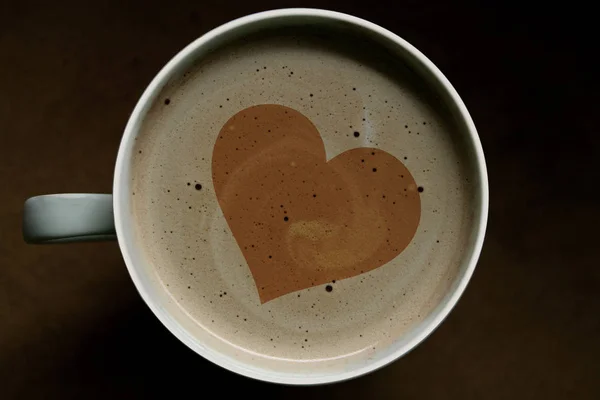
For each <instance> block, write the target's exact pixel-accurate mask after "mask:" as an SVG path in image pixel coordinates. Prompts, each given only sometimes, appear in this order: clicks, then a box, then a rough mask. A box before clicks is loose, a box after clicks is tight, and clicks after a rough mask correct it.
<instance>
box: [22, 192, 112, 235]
mask: <svg viewBox="0 0 600 400" xmlns="http://www.w3.org/2000/svg"><path fill="white" fill-rule="evenodd" d="M23 238H24V239H25V241H26V242H27V243H70V242H89V241H100V240H114V239H116V238H117V235H116V232H115V221H114V215H113V197H112V195H111V194H96V193H65V194H49V195H43V196H36V197H31V198H29V199H27V200H26V201H25V206H24V210H23Z"/></svg>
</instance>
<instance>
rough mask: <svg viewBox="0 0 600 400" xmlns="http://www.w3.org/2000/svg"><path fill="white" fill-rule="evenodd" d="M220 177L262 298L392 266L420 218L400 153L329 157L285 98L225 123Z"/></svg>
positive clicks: (223, 199)
mask: <svg viewBox="0 0 600 400" xmlns="http://www.w3.org/2000/svg"><path fill="white" fill-rule="evenodd" d="M212 175H213V184H214V187H215V191H216V195H217V199H218V201H219V205H220V206H221V210H222V211H223V214H224V216H225V218H226V220H227V223H228V224H229V227H230V228H231V231H232V233H233V236H234V237H235V240H236V241H237V243H238V245H239V246H240V249H241V250H242V253H243V255H244V257H245V259H246V261H247V263H248V267H249V268H250V271H251V272H252V275H253V277H254V282H255V284H256V288H257V290H258V294H259V298H260V301H261V303H265V302H267V301H270V300H273V299H275V298H277V297H279V296H283V295H285V294H288V293H291V292H295V291H297V290H302V289H306V288H309V287H312V286H316V285H321V284H325V283H329V282H332V281H335V280H341V279H345V278H350V277H353V276H356V275H359V274H362V273H365V272H368V271H371V270H373V269H375V268H378V267H380V266H382V265H384V264H386V263H387V262H389V261H390V260H392V259H393V258H395V257H396V256H397V255H398V254H400V253H401V252H402V251H403V250H404V249H405V248H406V247H407V246H408V244H409V243H410V241H411V240H412V238H413V236H414V235H415V232H416V230H417V227H418V225H419V219H420V217H421V201H420V198H419V193H418V191H417V185H416V184H415V181H414V179H413V177H412V175H411V174H410V172H409V171H408V169H407V168H406V167H405V166H404V164H403V163H402V162H400V161H399V160H398V159H397V158H396V157H394V156H392V155H390V154H388V153H386V152H385V151H382V150H378V149H374V148H364V147H363V148H355V149H352V150H349V151H346V152H344V153H342V154H339V155H338V156H336V157H335V158H333V159H331V160H329V161H327V159H326V154H325V146H324V144H323V140H322V139H321V135H320V134H319V131H318V130H317V128H316V127H315V126H314V125H313V124H312V123H311V121H310V120H309V119H308V118H307V117H305V116H304V115H302V114H301V113H299V112H298V111H295V110H293V109H291V108H288V107H284V106H280V105H274V104H266V105H258V106H254V107H250V108H247V109H245V110H242V111H240V112H239V113H237V114H236V115H234V116H233V117H232V118H230V119H229V120H228V121H227V123H226V124H225V125H224V126H223V128H222V129H221V131H220V133H219V136H218V138H217V140H216V143H215V146H214V150H213V158H212Z"/></svg>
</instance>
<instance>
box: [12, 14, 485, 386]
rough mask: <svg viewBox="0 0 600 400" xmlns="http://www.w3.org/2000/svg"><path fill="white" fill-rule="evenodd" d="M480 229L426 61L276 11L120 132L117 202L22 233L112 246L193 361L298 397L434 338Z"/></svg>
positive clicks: (28, 215) (213, 44)
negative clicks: (287, 388) (286, 387)
mask: <svg viewBox="0 0 600 400" xmlns="http://www.w3.org/2000/svg"><path fill="white" fill-rule="evenodd" d="M487 213H488V181H487V172H486V166H485V159H484V155H483V150H482V147H481V144H480V141H479V138H478V135H477V131H476V129H475V126H474V123H473V121H472V119H471V117H470V115H469V113H468V111H467V109H466V107H465V105H464V103H463V102H462V100H461V99H460V97H459V95H458V94H457V92H456V90H455V89H454V88H453V87H452V85H451V84H450V82H449V81H448V80H447V79H446V78H445V77H444V75H443V74H442V73H441V72H440V71H439V70H438V69H437V68H436V67H435V66H434V64H433V63H432V62H431V61H429V60H428V59H427V58H426V57H425V56H424V55H423V54H422V53H420V52H419V51H418V50H417V49H415V48H414V47H413V46H411V45H410V44H409V43H407V42H406V41H404V40H403V39H401V38H400V37H398V36H397V35H395V34H393V33H392V32H390V31H388V30H386V29H384V28H382V27H380V26H378V25H376V24H373V23H371V22H368V21H365V20H363V19H360V18H357V17H353V16H350V15H346V14H342V13H338V12H332V11H326V10H316V9H283V10H274V11H267V12H262V13H258V14H253V15H249V16H246V17H243V18H240V19H237V20H234V21H232V22H229V23H226V24H225V25H222V26H220V27H218V28H215V29H214V30H212V31H210V32H208V33H206V34H205V35H203V36H202V37H200V38H199V39H197V40H195V41H194V42H193V43H191V44H190V45H188V46H187V47H186V48H184V49H183V50H182V51H181V52H179V53H178V54H177V55H176V56H175V57H173V59H171V60H170V61H169V62H168V63H167V64H166V65H165V67H164V68H163V69H162V70H161V71H160V72H159V73H158V74H157V75H156V77H155V78H154V79H153V80H152V82H151V83H150V84H149V86H148V87H147V89H146V90H145V91H144V93H143V94H142V96H141V98H140V100H139V101H138V103H137V105H136V106H135V108H134V110H133V112H132V114H131V116H130V118H129V121H128V123H127V125H126V127H125V131H124V134H123V137H122V140H121V144H120V147H119V150H118V154H117V161H116V166H115V173H114V185H113V193H112V194H53V195H42V196H37V197H33V198H30V199H28V200H27V201H26V202H25V206H24V218H23V234H24V238H25V240H26V241H27V242H30V243H66V242H78V241H96V240H107V239H116V240H117V241H118V244H119V246H120V249H121V252H122V255H123V258H124V261H125V264H126V266H127V269H128V271H129V274H130V276H131V279H132V281H133V283H134V285H135V286H136V288H137V290H138V292H139V293H140V295H141V297H142V298H143V299H144V301H145V302H146V304H147V305H148V307H149V308H150V309H151V310H152V312H153V313H154V314H155V315H156V317H157V318H158V319H159V320H160V321H161V322H162V323H163V324H164V326H165V327H166V328H167V329H168V330H169V331H170V332H171V333H172V334H173V335H175V336H176V337H177V338H178V339H179V340H180V341H181V342H183V343H184V344H185V345H187V346H188V347H189V348H190V349H192V350H193V351H195V352H196V353H198V354H199V355H201V356H202V357H204V358H206V359H208V360H210V361H212V362H213V363H215V364H217V365H219V366H221V367H224V368H226V369H228V370H230V371H233V372H235V373H238V374H241V375H244V376H247V377H251V378H255V379H259V380H263V381H268V382H274V383H283V384H294V385H310V384H322V383H332V382H339V381H343V380H347V379H351V378H354V377H357V376H360V375H363V374H366V373H369V372H372V371H374V370H376V369H378V368H380V367H383V366H385V365H386V364H389V363H391V362H393V361H394V360H396V359H398V358H400V357H402V356H403V355H404V354H406V353H408V352H409V351H410V350H412V349H413V348H414V347H415V346H417V345H418V344H419V343H421V342H422V341H423V340H424V339H425V338H426V337H427V336H428V335H429V334H431V333H432V332H433V330H434V329H435V328H436V327H437V326H439V324H440V323H441V322H442V321H443V320H444V318H445V317H446V316H447V315H448V313H449V312H450V311H451V310H452V308H453V307H454V306H455V304H456V303H457V301H458V300H459V298H460V296H461V294H462V293H463V291H464V290H465V288H466V286H467V283H468V282H469V279H470V278H471V275H472V274H473V271H474V269H475V265H476V263H477V260H478V257H479V254H480V251H481V248H482V245H483V239H484V234H485V228H486V223H487ZM74 251H76V250H75V249H74Z"/></svg>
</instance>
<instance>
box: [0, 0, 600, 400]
mask: <svg viewBox="0 0 600 400" xmlns="http://www.w3.org/2000/svg"><path fill="white" fill-rule="evenodd" d="M123 3H124V2H121V1H116V0H115V1H107V2H103V1H94V2H86V1H69V2H66V1H63V2H60V1H59V2H57V3H54V2H40V3H39V4H36V3H33V2H29V1H12V2H8V1H7V0H0V57H1V58H0V135H1V141H0V182H1V184H0V202H1V203H0V264H1V265H0V398H2V399H13V398H14V399H18V398H60V399H66V398H154V397H156V398H158V397H161V395H164V394H175V395H182V394H184V393H186V392H188V391H189V390H192V391H194V390H195V391H196V396H195V397H207V396H208V394H207V393H205V392H204V391H205V390H214V389H216V390H217V392H216V393H215V395H217V394H220V395H223V396H226V395H231V394H232V393H233V391H234V390H235V389H241V390H243V392H241V393H242V396H243V398H246V397H247V396H250V395H253V394H259V395H265V396H271V395H278V396H285V397H289V398H328V399H335V398H340V399H347V398H403V399H416V398H419V399H424V398H427V399H429V398H432V399H434V398H435V399H446V398H464V399H513V398H522V399H566V398H568V399H579V398H582V399H583V398H600V388H599V385H600V383H599V382H600V381H599V380H598V379H600V373H599V372H600V361H599V360H600V346H599V339H600V322H599V318H600V315H599V313H600V300H599V289H600V268H599V265H600V261H599V257H598V256H599V252H598V250H597V249H598V237H599V236H600V235H599V234H598V227H599V226H600V212H599V209H598V204H599V202H598V197H597V196H596V193H595V191H596V188H595V186H596V185H598V183H599V182H600V177H599V173H598V171H600V168H598V166H597V161H594V160H593V157H598V156H600V151H599V150H600V148H599V147H600V145H599V139H598V131H597V128H596V126H597V121H596V118H595V117H594V116H597V115H598V105H599V104H600V102H599V101H598V91H597V85H596V76H595V72H597V70H598V68H597V67H598V65H597V64H593V63H592V56H589V57H588V56H587V54H588V53H589V52H592V53H593V52H595V51H596V50H597V45H595V44H594V42H593V41H592V39H591V34H592V30H593V29H594V25H593V24H590V22H591V18H588V16H591V15H593V14H592V13H591V12H590V11H589V10H585V9H582V8H581V7H579V6H575V4H574V3H573V2H568V3H564V4H561V7H560V8H558V9H550V8H548V7H550V5H549V3H547V2H545V3H540V4H543V7H542V6H541V5H540V6H539V7H538V6H535V5H529V6H530V7H531V9H528V8H527V4H525V2H521V3H519V4H518V5H515V6H511V5H508V4H507V3H504V2H502V3H498V4H492V3H486V5H485V6H482V5H477V4H475V3H473V4H467V3H460V2H447V1H441V0H440V1H426V0H424V1H399V2H393V1H389V2H388V3H387V4H385V3H381V2H377V1H367V2H365V3H367V4H366V5H360V4H359V2H356V3H357V5H354V6H353V5H350V4H348V3H349V2H346V1H341V0H340V1H321V2H304V3H302V2H289V1H284V0H280V1H266V0H260V1H258V0H257V1H248V2H247V3H246V4H245V5H234V3H233V2H230V1H225V0H218V1H212V0H211V1H190V2H178V1H162V2H154V1H136V2H127V3H126V4H123ZM301 3H302V5H303V6H318V7H323V8H331V9H335V10H341V11H345V12H349V13H353V14H356V15H358V16H361V17H364V18H367V19H370V20H372V21H374V22H376V23H379V24H381V25H383V26H384V27H387V28H389V29H391V30H392V31H394V32H396V33H398V34H399V35H401V36H402V37H404V38H405V39H407V40H408V41H410V42H411V43H412V44H414V45H416V46H417V47H418V48H419V49H421V50H422V51H423V52H424V53H425V54H426V55H427V56H428V57H430V58H431V60H432V61H433V62H434V63H436V64H437V65H438V66H439V67H440V69H441V70H442V71H443V72H444V73H445V74H446V75H447V76H448V78H449V79H450V81H451V82H453V84H454V85H455V87H456V88H457V90H458V92H459V93H460V94H461V95H462V97H463V99H464V101H465V103H466V104H467V107H469V109H470V111H471V113H472V115H473V118H474V120H475V123H476V124H477V126H478V129H479V133H480V135H481V139H482V142H483V145H484V149H485V152H486V156H487V161H488V167H489V177H490V182H491V209H490V220H489V229H488V235H487V241H486V244H485V247H484V251H483V254H482V256H481V260H480V263H479V266H478V268H477V271H476V273H475V275H474V277H473V280H472V281H471V284H470V286H469V288H468V289H467V291H466V292H465V294H464V296H463V298H462V300H461V301H460V303H459V304H458V306H457V307H456V309H455V311H454V312H453V313H452V314H451V316H450V317H449V318H448V319H447V321H446V322H445V323H444V324H443V325H442V326H441V327H440V328H439V329H438V330H437V331H436V332H435V333H434V334H433V335H432V336H431V337H430V338H429V339H428V340H427V341H426V342H425V343H424V344H423V345H421V346H420V347H418V348H417V349H416V350H415V351H413V352H412V353H410V354H409V355H407V356H406V357H405V358H403V359H401V360H400V361H398V362H396V363H394V364H393V365H392V366H389V367H387V368H385V369H383V370H380V371H378V372H376V373H374V374H372V375H369V376H367V377H363V378H360V379H357V380H354V381H352V382H348V383H343V384H339V385H332V386H326V387H317V388H289V387H281V386H275V385H267V384H263V383H259V382H255V381H251V380H249V379H245V378H242V377H238V376H235V375H233V374H230V373H228V372H226V371H224V370H222V369H220V368H218V367H215V366H213V365H211V364H210V363H208V362H206V361H204V360H203V359H202V358H200V357H199V356H197V355H195V354H193V353H192V352H191V351H189V350H188V349H187V348H185V347H184V345H183V344H181V343H179V342H178V341H177V340H176V339H175V338H174V337H173V336H171V334H170V333H169V332H168V331H167V330H166V329H165V328H163V327H162V325H160V323H159V322H158V320H156V319H155V318H154V316H153V315H152V314H151V313H150V311H149V310H148V309H147V308H146V306H145V305H144V304H143V302H142V301H141V299H140V298H139V297H138V295H137V293H136V292H135V290H134V287H133V285H132V284H131V282H130V279H129V276H128V275H127V272H126V269H125V267H124V264H123V261H122V260H121V257H120V254H119V250H118V248H117V245H116V243H103V244H79V245H63V246H26V245H25V244H24V243H23V241H22V239H21V236H20V235H21V234H20V218H21V207H22V203H23V201H24V200H25V198H27V197H28V196H32V195H36V194H42V193H52V192H72V191H76V192H88V191H90V192H110V189H111V181H112V169H113V163H114V160H115V155H116V151H117V147H118V144H119V139H120V136H121V133H122V130H123V128H124V126H125V123H126V120H127V118H128V115H129V113H130V111H131V110H132V109H133V106H134V104H135V102H136V101H137V98H138V96H139V95H140V94H141V93H142V91H143V89H144V88H145V86H146V85H147V84H148V83H149V81H150V80H151V78H152V77H153V76H154V74H155V73H156V72H157V71H158V70H159V69H160V68H161V67H162V66H163V64H164V63H165V62H166V61H167V60H168V59H169V58H170V57H171V56H173V55H174V54H175V53H176V52H177V51H178V50H180V49H181V48H182V47H184V46H185V45H186V44H188V43H189V42H190V41H192V40H193V39H195V38H196V37H198V36H200V35H201V34H203V33H204V32H206V31H207V30H209V29H210V28H213V27H215V26H217V25H219V24H221V23H224V22H226V21H228V20H230V19H232V18H234V17H239V16H242V15H244V14H247V13H250V12H254V11H259V10H265V9H271V8H280V7H285V6H292V5H299V4H301ZM569 10H573V11H569ZM220 381H221V382H222V384H219V382H220ZM211 397H212V396H211Z"/></svg>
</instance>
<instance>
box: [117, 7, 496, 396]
mask: <svg viewBox="0 0 600 400" xmlns="http://www.w3.org/2000/svg"><path fill="white" fill-rule="evenodd" d="M282 17H294V18H298V17H307V18H315V17H318V18H325V19H329V20H333V21H338V22H344V23H349V24H352V25H354V26H356V27H358V28H360V29H361V30H366V31H369V32H371V33H373V34H375V35H377V36H379V37H382V38H384V39H387V40H389V41H391V42H393V43H394V44H395V45H396V46H398V47H400V48H402V49H403V51H405V52H407V53H409V54H410V56H411V57H413V58H414V59H415V60H417V61H418V62H419V63H420V64H421V65H422V66H423V67H424V68H425V69H426V70H427V73H429V74H431V76H433V77H434V79H435V80H436V81H437V83H438V84H439V85H441V86H442V87H443V89H444V90H446V91H447V94H448V95H449V97H450V99H451V101H452V102H453V103H454V105H455V106H456V107H457V108H458V113H459V114H460V116H461V118H462V119H463V121H462V122H463V124H464V126H465V128H466V129H465V130H466V135H467V136H468V137H469V140H470V141H471V145H472V148H473V149H472V151H473V153H474V156H475V165H474V168H475V169H476V172H477V174H478V178H479V187H478V190H479V193H478V196H479V198H480V206H479V207H480V209H479V210H477V211H479V218H478V219H477V220H475V221H474V228H473V229H474V233H475V240H474V243H473V244H472V246H471V249H470V251H467V252H466V254H465V256H464V261H463V263H464V264H466V268H465V270H464V273H463V275H462V276H461V277H459V278H458V279H459V282H458V284H457V286H456V287H455V289H454V291H453V292H452V293H450V294H449V295H448V298H447V299H446V300H445V304H444V305H443V307H442V308H441V309H439V310H437V313H436V314H435V315H433V318H431V319H430V320H429V321H428V323H427V325H426V326H424V327H422V328H421V331H420V332H419V333H418V334H415V335H414V336H413V337H412V339H411V340H409V341H408V342H407V343H405V344H404V345H402V346H401V347H399V348H398V349H396V350H394V351H391V352H390V353H389V354H387V355H386V356H384V357H382V358H380V359H378V360H375V361H373V362H370V363H365V364H364V365H362V366H360V367H358V368H354V369H352V370H341V371H340V372H339V373H334V374H329V375H323V376H312V375H302V374H293V373H286V374H275V373H273V372H270V371H267V370H262V369H258V368H249V367H248V366H247V365H245V364H243V363H240V362H236V361H235V360H230V359H229V358H227V357H225V356H222V355H220V353H218V352H216V351H210V350H209V349H207V348H206V347H205V346H203V345H202V343H200V342H199V341H198V340H197V339H196V338H194V337H193V336H192V335H191V334H190V333H189V332H187V331H186V330H185V329H184V328H183V327H182V326H181V325H180V324H179V323H178V322H176V321H175V320H174V319H173V318H172V317H171V316H170V315H169V313H168V312H167V311H166V310H165V309H163V308H162V307H161V306H160V305H159V304H157V302H155V301H154V300H153V297H152V295H151V293H150V292H149V291H148V290H147V288H146V287H145V285H144V283H143V279H142V277H141V274H140V273H139V271H138V269H136V268H135V263H134V260H133V257H132V252H131V249H130V247H132V246H133V243H131V240H132V237H131V232H130V229H129V227H128V225H130V224H128V222H127V221H128V218H129V215H128V213H129V206H128V204H127V203H128V193H129V185H130V183H129V182H130V175H129V173H128V169H127V167H128V165H129V163H130V159H131V155H132V147H133V143H132V142H133V139H134V137H135V135H136V133H137V132H138V130H139V128H140V125H141V121H142V120H143V117H144V116H145V114H146V112H147V111H148V109H149V107H150V105H151V104H152V102H153V100H154V98H155V97H156V95H157V93H158V92H160V90H161V88H162V87H163V86H164V85H165V83H166V82H167V80H168V79H169V78H170V76H171V74H172V73H173V71H174V70H175V69H176V68H177V67H178V66H179V65H180V64H181V63H182V62H184V61H185V60H187V59H188V58H189V57H191V56H193V54H194V53H195V51H197V50H198V49H199V48H201V47H203V46H205V45H207V44H208V43H209V42H211V41H213V40H214V39H216V38H218V37H219V36H221V35H224V34H227V33H228V32H229V31H231V30H236V29H239V28H241V27H243V26H245V25H249V24H254V23H257V22H265V21H267V20H272V19H279V18H282ZM124 171H127V173H124ZM113 194H114V195H113V207H114V219H115V228H116V233H117V238H118V243H119V247H120V249H121V253H122V255H123V259H124V261H125V264H126V266H127V269H128V271H129V274H130V276H131V279H132V281H133V283H134V285H135V287H136V289H137V290H138V292H139V293H140V295H141V297H142V298H143V300H144V302H145V303H146V304H147V305H148V307H149V308H150V309H151V310H152V312H153V313H154V315H155V316H156V317H157V318H158V319H159V320H160V321H161V322H162V324H163V325H164V326H165V327H166V328H167V329H168V330H169V331H170V332H171V333H172V334H173V335H175V336H176V337H177V338H178V339H179V340H180V341H181V342H183V343H184V344H185V345H187V346H188V347H189V348H190V349H192V350H193V351H194V352H196V353H198V354H199V355H201V356H202V357H204V358H205V359H207V360H209V361H211V362H213V363H214V364H216V365H219V366H221V367H223V368H225V369H228V370H230V371H232V372H235V373H237V374H240V375H243V376H246V377H249V378H254V379H258V380H262V381H267V382H272V383H281V384H291V385H315V384H326V383H333V382H341V381H345V380H349V379H353V378H356V377H358V376H361V375H365V374H368V373H370V372H373V371H375V370H377V369H379V368H381V367H383V366H385V365H387V364H389V363H391V362H393V361H395V360H397V359H398V358H400V357H402V356H403V355H405V354H407V353H408V352H410V351H411V350H412V349H414V348H415V347H416V346H417V345H418V344H420V343H421V342H422V341H423V340H424V339H426V338H427V337H428V336H429V335H430V334H431V333H432V332H433V331H434V330H435V329H436V328H437V327H438V326H439V325H440V324H441V323H442V321H443V320H444V319H445V318H446V316H447V315H448V314H449V313H450V311H451V310H452V309H453V308H454V306H455V305H456V303H457V302H458V300H459V298H460V296H461V295H462V293H463V292H464V290H465V288H466V286H467V284H468V282H469V280H470V279H471V276H472V275H473V272H474V270H475V266H476V264H477V261H478V259H479V255H480V253H481V249H482V246H483V240H484V236H485V231H486V226H487V219H488V207H489V204H488V203H489V188H488V177H487V168H486V163H485V158H484V154H483V149H482V146H481V142H480V139H479V136H478V134H477V130H476V128H475V125H474V123H473V120H472V118H471V116H470V114H469V112H468V111H467V108H466V106H465V104H464V103H463V101H462V99H461V98H460V96H459V95H458V93H457V92H456V90H455V89H454V87H453V86H452V85H451V84H450V82H449V81H448V79H447V78H446V77H445V76H444V75H443V74H442V73H441V71H440V70H439V69H438V68H437V67H436V66H435V65H434V64H433V63H432V62H431V61H430V60H429V59H428V58H427V57H425V56H424V55H423V54H422V53H421V52H420V51H419V50H417V49H416V48H415V47H414V46H412V45H411V44H410V43H408V42H407V41H405V40H404V39H402V38H400V37H399V36H398V35H396V34H394V33H392V32H391V31H389V30H387V29H385V28H383V27H381V26H379V25H377V24H375V23H372V22H369V21H367V20H364V19H362V18H359V17H355V16H352V15H348V14H344V13H340V12H336V11H329V10H322V9H313V8H286V9H278V10H271V11H264V12H259V13H255V14H250V15H247V16H244V17H241V18H238V19H235V20H232V21H230V22H227V23H225V24H223V25H221V26H219V27H217V28H214V29H212V30H211V31H209V32H207V33H205V34H204V35H202V36H201V37H199V38H197V39H196V40H194V41H193V42H192V43H190V44H188V45H187V46H186V47H185V48H184V49H182V50H181V51H179V52H178V53H177V54H176V55H175V56H174V57H173V58H172V59H171V60H170V61H169V62H168V63H167V64H166V65H165V66H164V67H163V68H162V69H161V70H160V72H159V73H158V74H157V75H156V76H155V77H154V78H153V79H152V81H151V82H150V84H149V85H148V87H147V88H146V89H145V91H144V92H143V94H142V96H141V97H140V99H139V100H138V102H137V104H136V106H135V108H134V110H133V112H132V113H131V115H130V118H129V120H128V122H127V125H126V127H125V131H124V133H123V137H122V139H121V143H120V145H119V150H118V154H117V159H116V164H115V174H114V182H113ZM416 329H418V328H416Z"/></svg>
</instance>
